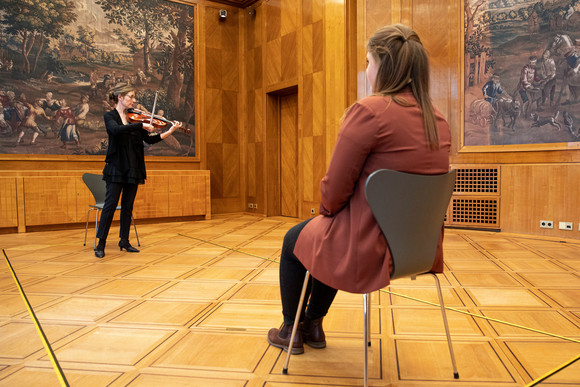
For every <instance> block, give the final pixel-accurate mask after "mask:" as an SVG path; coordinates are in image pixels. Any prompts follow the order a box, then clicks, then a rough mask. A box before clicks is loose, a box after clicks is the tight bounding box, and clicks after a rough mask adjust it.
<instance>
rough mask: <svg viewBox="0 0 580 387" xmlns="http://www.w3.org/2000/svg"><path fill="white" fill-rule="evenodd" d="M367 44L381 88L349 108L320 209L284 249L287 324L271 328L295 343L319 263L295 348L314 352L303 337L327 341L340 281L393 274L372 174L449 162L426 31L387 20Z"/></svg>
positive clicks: (382, 279)
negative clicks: (370, 185)
mask: <svg viewBox="0 0 580 387" xmlns="http://www.w3.org/2000/svg"><path fill="white" fill-rule="evenodd" d="M367 51H368V52H367V70H366V74H367V79H368V81H369V84H370V85H371V86H372V91H373V93H372V95H371V96H369V97H366V98H363V99H362V100H360V101H358V102H356V103H355V104H354V105H352V106H351V107H350V108H349V109H348V110H347V112H346V114H345V117H344V120H343V123H342V127H341V129H340V131H339V134H338V139H337V142H336V146H335V149H334V152H333V155H332V158H331V160H330V164H329V166H328V171H327V172H326V175H325V176H324V178H323V179H322V181H321V184H320V191H321V205H320V215H319V216H317V217H315V218H313V219H310V220H307V221H305V222H302V223H300V224H298V225H296V226H294V227H293V228H292V229H290V230H289V231H288V233H287V234H286V236H285V237H284V243H283V246H282V254H281V257H280V292H281V296H282V314H283V316H284V325H282V327H281V328H280V329H277V328H272V329H270V331H269V332H268V342H269V343H270V344H271V345H273V346H275V347H278V348H282V349H284V350H288V345H289V343H290V336H291V333H292V327H293V325H294V324H295V323H297V322H296V321H294V320H295V316H296V309H297V308H298V303H299V299H300V293H301V289H302V282H303V281H304V276H305V274H306V270H309V271H310V273H311V275H312V276H311V278H312V279H311V281H312V283H311V284H310V286H309V289H308V293H307V295H306V299H305V303H304V309H305V313H304V311H303V313H302V314H301V315H302V316H304V320H303V321H301V322H300V324H301V327H300V328H301V329H299V330H298V331H297V334H296V337H295V340H294V345H293V349H292V352H293V353H294V354H299V353H303V352H304V346H303V343H306V344H308V345H309V346H311V347H313V348H324V347H325V346H326V338H325V334H324V330H323V329H322V319H323V318H324V316H325V315H326V314H327V312H328V309H329V307H330V305H331V303H332V301H333V300H334V296H335V295H336V292H337V290H336V289H341V290H345V291H348V292H352V293H368V292H371V291H375V290H378V289H381V288H384V287H385V286H387V285H388V284H389V282H390V278H389V276H390V273H391V257H390V253H389V249H388V246H387V242H386V240H385V238H384V237H383V235H382V234H381V230H380V228H379V226H378V224H377V223H376V221H375V219H374V217H373V214H372V212H371V209H370V207H369V206H368V204H367V202H366V199H365V194H364V186H365V182H366V180H367V178H368V176H369V175H370V174H371V173H372V172H374V171H376V170H378V169H392V170H396V171H401V172H408V173H417V174H441V173H446V172H448V170H449V148H450V137H451V136H450V131H449V125H448V123H447V122H446V121H445V119H444V118H443V116H442V115H441V113H439V112H438V111H437V110H436V109H435V108H434V107H433V105H432V103H431V98H430V96H429V62H428V59H427V53H426V51H425V48H424V47H423V45H422V44H421V40H420V39H419V36H418V35H417V34H416V33H415V32H414V31H413V30H411V29H410V28H409V27H406V26H404V25H400V24H399V25H390V26H386V27H383V28H380V29H379V30H377V31H376V32H375V33H374V34H373V36H372V37H371V38H370V39H369V41H368V44H367ZM442 241H443V230H442V231H441V238H440V241H439V246H438V248H437V258H436V260H435V264H434V266H433V268H432V271H433V272H442V271H443V254H442V246H441V244H442ZM306 300H308V306H307V307H306Z"/></svg>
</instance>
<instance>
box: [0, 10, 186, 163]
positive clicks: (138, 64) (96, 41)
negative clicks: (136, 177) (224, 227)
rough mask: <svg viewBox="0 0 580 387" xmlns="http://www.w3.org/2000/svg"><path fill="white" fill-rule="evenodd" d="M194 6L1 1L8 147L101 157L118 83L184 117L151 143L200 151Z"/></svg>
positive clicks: (1, 118) (153, 151)
mask: <svg viewBox="0 0 580 387" xmlns="http://www.w3.org/2000/svg"><path fill="white" fill-rule="evenodd" d="M193 11H194V8H193V7H192V6H189V5H185V4H180V3H176V2H170V1H165V0H2V1H1V2H0V20H1V26H0V103H1V106H0V154H2V153H3V154H49V155H103V154H105V153H106V150H107V145H108V144H107V143H108V136H107V132H106V130H105V126H104V121H103V114H104V113H105V112H106V111H108V110H110V109H112V108H113V107H114V105H112V104H111V101H110V100H109V98H108V96H109V91H110V89H111V88H112V87H113V86H114V85H115V84H116V83H119V82H127V83H129V84H131V85H132V86H134V88H135V92H136V98H137V104H136V106H137V107H138V108H140V109H141V110H145V111H148V112H149V111H151V109H152V108H153V102H154V100H155V99H156V100H157V101H156V109H155V114H156V115H159V116H162V117H165V118H166V119H169V120H172V121H173V120H177V121H181V122H183V124H184V126H185V127H186V128H188V129H189V130H190V132H191V133H190V134H187V133H186V131H185V130H184V131H176V132H174V134H173V136H169V137H168V138H166V140H165V141H162V142H161V143H158V144H155V145H152V146H150V147H147V148H146V155H149V156H186V157H194V156H195V136H194V133H195V130H194V129H195V127H194V126H195V109H194V100H195V98H194V97H195V76H194V23H193V22H194V14H193Z"/></svg>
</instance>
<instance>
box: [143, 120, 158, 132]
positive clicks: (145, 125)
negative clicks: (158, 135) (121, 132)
mask: <svg viewBox="0 0 580 387" xmlns="http://www.w3.org/2000/svg"><path fill="white" fill-rule="evenodd" d="M143 129H145V130H146V131H148V132H149V133H152V132H153V131H154V130H155V127H154V126H153V125H151V124H148V123H146V122H144V123H143Z"/></svg>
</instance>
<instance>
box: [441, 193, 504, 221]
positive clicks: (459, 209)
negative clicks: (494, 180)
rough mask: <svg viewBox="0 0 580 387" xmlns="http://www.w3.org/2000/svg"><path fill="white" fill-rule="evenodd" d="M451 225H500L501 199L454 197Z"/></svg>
mask: <svg viewBox="0 0 580 387" xmlns="http://www.w3.org/2000/svg"><path fill="white" fill-rule="evenodd" d="M449 223H450V224H451V225H457V226H459V225H464V226H479V227H490V228H491V227H493V228H497V227H499V200H498V199H495V198H469V197H465V198H464V197H454V198H453V199H452V207H451V219H450V222H449Z"/></svg>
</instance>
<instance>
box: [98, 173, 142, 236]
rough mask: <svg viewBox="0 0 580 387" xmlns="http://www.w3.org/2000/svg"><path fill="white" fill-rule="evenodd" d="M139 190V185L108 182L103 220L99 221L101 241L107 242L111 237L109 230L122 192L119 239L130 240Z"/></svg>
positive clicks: (102, 213) (102, 212)
mask: <svg viewBox="0 0 580 387" xmlns="http://www.w3.org/2000/svg"><path fill="white" fill-rule="evenodd" d="M137 188H139V184H129V183H112V182H108V181H107V191H106V193H105V205H104V206H103V210H102V211H101V219H100V221H99V230H98V231H97V238H99V241H103V242H104V241H106V240H107V236H108V235H109V228H110V227H111V223H112V222H113V216H115V210H116V209H117V204H118V203H119V197H120V196H121V192H122V193H123V197H122V198H121V225H120V229H119V237H120V238H121V239H129V229H130V228H131V214H132V213H133V203H134V202H135V196H137Z"/></svg>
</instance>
